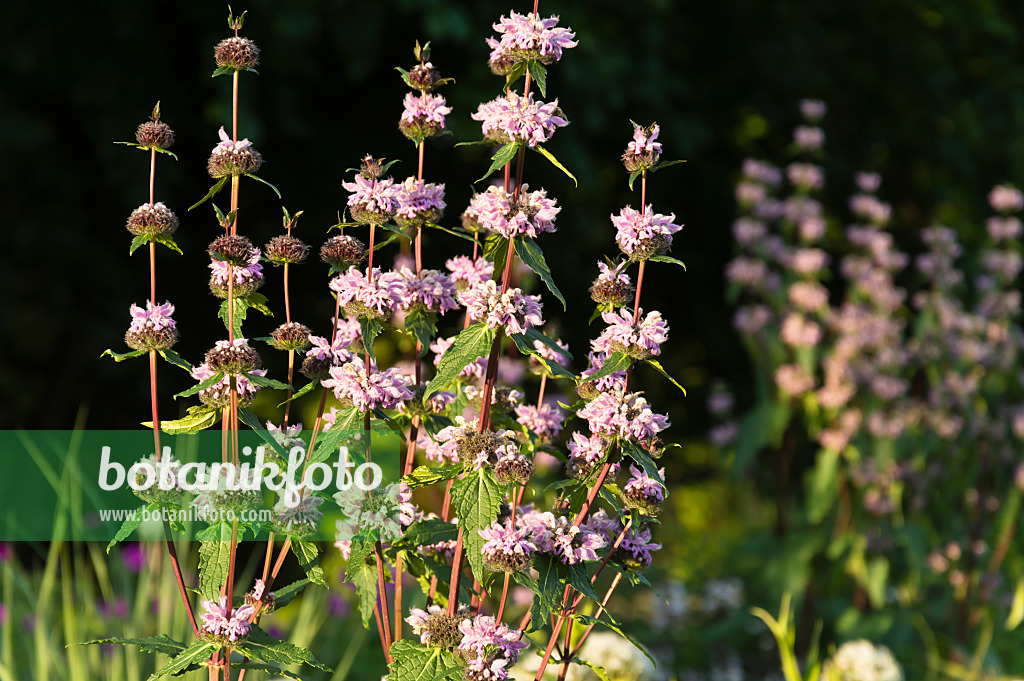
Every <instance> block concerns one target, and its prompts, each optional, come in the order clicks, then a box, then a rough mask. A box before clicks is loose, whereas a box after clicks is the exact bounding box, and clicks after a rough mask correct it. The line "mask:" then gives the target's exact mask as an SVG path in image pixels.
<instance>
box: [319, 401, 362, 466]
mask: <svg viewBox="0 0 1024 681" xmlns="http://www.w3.org/2000/svg"><path fill="white" fill-rule="evenodd" d="M363 421H364V419H363V412H361V411H359V409H357V408H356V407H345V408H343V409H339V410H338V413H337V418H335V420H334V425H333V426H331V429H330V430H328V431H326V432H321V433H320V436H319V438H318V439H317V442H316V449H315V450H314V451H313V457H312V458H311V459H310V460H309V462H310V463H316V462H319V461H328V460H330V459H332V458H333V457H334V456H335V455H336V454H337V450H338V448H339V447H340V446H341V445H342V443H343V442H345V441H346V440H347V439H349V438H350V437H352V435H353V434H354V432H355V431H357V430H362V429H363ZM349 458H350V459H351V460H352V461H353V462H356V459H357V458H358V452H354V451H351V450H350V451H349ZM356 463H361V462H356Z"/></svg>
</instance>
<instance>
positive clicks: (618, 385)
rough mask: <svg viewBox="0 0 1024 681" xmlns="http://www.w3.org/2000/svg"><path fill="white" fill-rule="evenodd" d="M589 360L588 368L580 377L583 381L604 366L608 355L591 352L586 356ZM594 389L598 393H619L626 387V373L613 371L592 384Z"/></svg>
mask: <svg viewBox="0 0 1024 681" xmlns="http://www.w3.org/2000/svg"><path fill="white" fill-rule="evenodd" d="M588 359H589V360H590V366H589V367H587V368H586V369H585V370H584V371H583V374H582V375H581V376H580V377H581V378H582V379H583V380H586V379H587V378H588V377H590V376H592V375H593V374H595V373H597V372H598V371H600V370H601V367H603V366H604V363H605V361H606V360H607V359H608V355H607V354H605V353H603V352H592V353H590V355H589V356H588ZM593 384H594V388H595V389H596V390H597V391H598V392H608V391H617V392H621V391H622V390H623V388H625V386H626V372H625V371H624V370H623V371H613V372H612V373H610V374H608V375H607V376H602V377H601V378H599V379H597V380H596V381H594V382H593Z"/></svg>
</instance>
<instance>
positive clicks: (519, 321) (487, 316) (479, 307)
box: [458, 279, 544, 336]
mask: <svg viewBox="0 0 1024 681" xmlns="http://www.w3.org/2000/svg"><path fill="white" fill-rule="evenodd" d="M458 298H459V302H460V303H462V304H463V305H465V306H466V314H468V315H469V318H470V319H471V320H473V321H481V322H483V323H484V324H486V325H487V326H488V327H490V328H492V329H499V328H503V329H504V330H505V333H506V335H509V336H511V335H512V334H515V333H525V332H526V330H527V329H531V328H533V327H535V326H541V325H542V324H544V319H543V318H542V317H541V316H540V315H541V309H542V305H541V302H540V296H528V295H525V294H524V293H523V292H522V290H521V289H518V288H513V289H508V290H507V291H505V292H504V293H501V292H500V291H499V290H498V284H497V282H495V281H494V280H493V279H488V280H487V281H486V282H484V283H483V284H481V285H480V286H477V287H474V288H471V289H466V290H465V291H459V294H458Z"/></svg>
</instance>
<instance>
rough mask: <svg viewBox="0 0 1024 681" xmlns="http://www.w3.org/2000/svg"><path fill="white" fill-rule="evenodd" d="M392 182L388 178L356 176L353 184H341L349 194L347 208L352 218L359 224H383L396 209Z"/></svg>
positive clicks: (396, 202) (396, 203)
mask: <svg viewBox="0 0 1024 681" xmlns="http://www.w3.org/2000/svg"><path fill="white" fill-rule="evenodd" d="M393 185H394V181H393V180H392V179H391V178H390V177H389V178H386V179H376V178H371V177H366V176H365V175H362V174H358V175H356V177H355V181H354V182H342V183H341V186H342V187H344V188H345V189H346V190H347V191H349V192H351V195H350V196H349V197H348V207H349V209H350V210H351V212H352V217H353V218H355V219H356V220H358V221H361V222H374V223H375V224H383V223H385V222H387V221H388V220H389V219H390V218H391V216H392V215H394V212H395V211H396V210H397V209H398V200H397V198H396V197H395V187H394V186H393Z"/></svg>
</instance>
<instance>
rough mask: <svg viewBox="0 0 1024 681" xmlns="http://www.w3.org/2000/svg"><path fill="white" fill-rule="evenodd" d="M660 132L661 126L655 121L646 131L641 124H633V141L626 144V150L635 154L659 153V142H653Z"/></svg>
mask: <svg viewBox="0 0 1024 681" xmlns="http://www.w3.org/2000/svg"><path fill="white" fill-rule="evenodd" d="M660 133H661V127H660V126H659V125H658V124H657V123H655V124H654V125H652V126H651V129H650V131H649V132H648V130H647V128H645V127H643V126H642V125H636V124H634V125H633V141H631V142H630V143H629V144H627V145H626V149H627V151H629V153H631V154H636V155H637V156H639V155H641V154H660V153H661V142H655V141H654V140H656V139H658V135H659V134H660Z"/></svg>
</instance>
